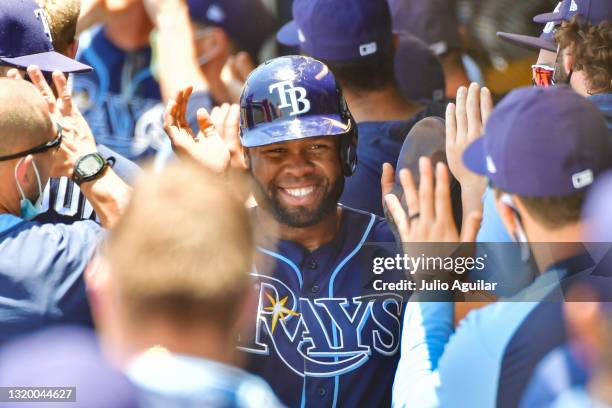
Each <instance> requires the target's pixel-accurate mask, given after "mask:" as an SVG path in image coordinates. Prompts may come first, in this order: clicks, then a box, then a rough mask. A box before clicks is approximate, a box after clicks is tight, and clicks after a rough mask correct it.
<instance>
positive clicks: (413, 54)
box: [395, 33, 446, 101]
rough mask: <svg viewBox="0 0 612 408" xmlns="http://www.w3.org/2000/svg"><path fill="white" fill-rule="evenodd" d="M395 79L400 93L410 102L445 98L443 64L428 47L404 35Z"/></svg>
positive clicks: (400, 41) (396, 56)
mask: <svg viewBox="0 0 612 408" xmlns="http://www.w3.org/2000/svg"><path fill="white" fill-rule="evenodd" d="M395 78H396V80H397V84H398V86H399V89H400V92H401V94H402V95H403V96H404V97H405V98H407V99H410V100H413V101H419V100H423V99H427V100H434V101H442V100H444V99H446V91H445V90H446V81H445V78H444V70H443V68H442V64H441V63H440V61H439V60H438V58H437V57H436V55H435V54H434V53H433V52H432V51H431V50H430V49H429V47H428V46H427V44H425V43H424V42H423V41H421V40H419V39H418V38H417V37H415V36H414V35H411V34H408V33H403V34H401V35H400V36H399V45H398V47H397V50H396V52H395Z"/></svg>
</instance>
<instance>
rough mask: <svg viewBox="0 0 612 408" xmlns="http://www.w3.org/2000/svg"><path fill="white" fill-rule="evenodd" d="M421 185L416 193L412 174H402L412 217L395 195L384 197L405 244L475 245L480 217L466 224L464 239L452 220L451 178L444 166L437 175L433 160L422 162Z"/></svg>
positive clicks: (477, 214)
mask: <svg viewBox="0 0 612 408" xmlns="http://www.w3.org/2000/svg"><path fill="white" fill-rule="evenodd" d="M419 171H420V184H419V188H418V190H417V188H416V185H415V182H414V179H413V177H412V174H411V173H410V170H408V169H403V170H402V171H400V182H401V184H402V188H403V189H404V196H405V199H406V203H407V205H408V208H409V209H410V210H409V211H410V213H409V214H407V213H406V211H404V209H403V207H402V204H401V203H400V200H399V199H398V198H397V197H396V196H395V195H394V194H387V195H386V196H385V203H386V205H387V209H388V212H389V213H390V214H391V216H392V218H393V221H394V223H395V225H396V227H397V230H398V232H399V236H400V238H401V240H402V242H460V241H461V242H473V241H475V239H476V234H477V233H478V229H479V227H480V220H481V215H480V213H478V212H474V213H471V214H470V215H469V216H468V217H467V218H466V219H464V222H463V231H462V232H461V235H460V234H459V232H458V231H457V226H456V225H455V221H454V219H453V211H452V207H451V198H450V178H449V174H448V170H447V168H446V165H444V163H438V164H437V166H436V174H435V187H434V174H433V168H432V165H431V160H430V159H429V158H427V157H421V159H420V160H419Z"/></svg>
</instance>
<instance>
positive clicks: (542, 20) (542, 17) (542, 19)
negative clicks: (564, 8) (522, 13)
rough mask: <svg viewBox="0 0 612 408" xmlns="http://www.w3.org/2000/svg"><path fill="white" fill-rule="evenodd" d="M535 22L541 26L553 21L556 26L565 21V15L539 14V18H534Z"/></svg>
mask: <svg viewBox="0 0 612 408" xmlns="http://www.w3.org/2000/svg"><path fill="white" fill-rule="evenodd" d="M533 21H534V22H536V23H539V24H546V23H550V22H551V21H552V22H554V23H555V24H558V23H560V22H561V21H563V14H561V13H544V14H538V15H537V16H535V17H534V18H533Z"/></svg>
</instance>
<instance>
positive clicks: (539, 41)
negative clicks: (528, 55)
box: [497, 32, 557, 52]
mask: <svg viewBox="0 0 612 408" xmlns="http://www.w3.org/2000/svg"><path fill="white" fill-rule="evenodd" d="M497 36H498V37H499V38H501V39H503V40H506V41H508V42H511V43H513V44H515V45H518V46H521V47H524V48H529V49H532V50H536V51H537V50H547V51H552V52H556V51H557V46H556V44H555V43H553V42H550V41H547V40H545V39H544V38H540V37H532V36H530V35H521V34H513V33H503V32H498V33H497Z"/></svg>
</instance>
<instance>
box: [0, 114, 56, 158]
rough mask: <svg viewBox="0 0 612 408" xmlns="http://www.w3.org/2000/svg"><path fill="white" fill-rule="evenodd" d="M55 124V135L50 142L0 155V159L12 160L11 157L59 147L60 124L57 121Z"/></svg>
mask: <svg viewBox="0 0 612 408" xmlns="http://www.w3.org/2000/svg"><path fill="white" fill-rule="evenodd" d="M56 126H57V136H56V137H55V139H53V140H51V141H50V142H47V143H45V144H41V145H39V146H36V147H33V148H31V149H28V150H24V151H22V152H19V153H13V154H9V155H7V156H0V161H8V160H13V159H18V158H20V157H25V156H27V155H29V154H37V153H43V152H46V151H47V150H51V149H53V148H56V147H59V146H60V145H61V144H62V132H63V129H62V126H61V125H60V124H59V123H56Z"/></svg>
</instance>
